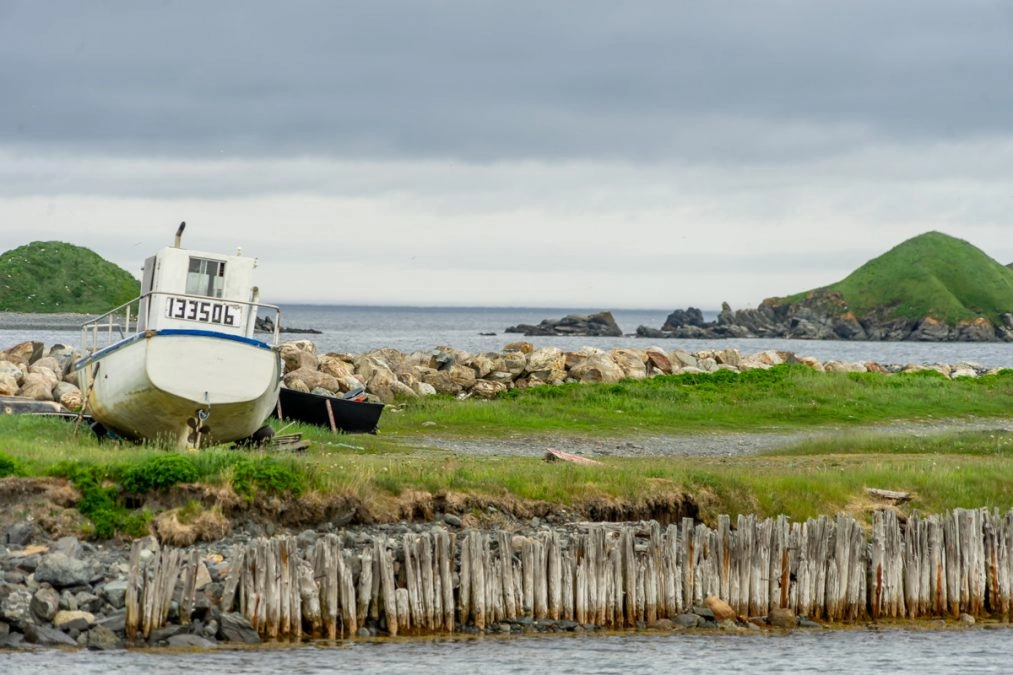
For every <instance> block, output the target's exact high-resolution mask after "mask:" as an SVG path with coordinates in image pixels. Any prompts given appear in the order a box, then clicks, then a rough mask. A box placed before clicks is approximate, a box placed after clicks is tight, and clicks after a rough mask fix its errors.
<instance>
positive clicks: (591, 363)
mask: <svg viewBox="0 0 1013 675" xmlns="http://www.w3.org/2000/svg"><path fill="white" fill-rule="evenodd" d="M279 353H280V355H281V358H282V360H283V361H284V384H285V386H286V387H289V388H291V389H295V390H298V391H315V392H317V393H327V394H338V395H340V394H343V393H346V392H349V391H353V390H357V389H360V388H362V389H365V391H366V392H367V393H368V394H369V396H370V397H371V398H372V399H373V400H377V401H380V402H383V403H393V402H395V401H397V400H399V399H405V398H415V397H419V396H427V395H432V394H450V395H453V396H462V397H471V396H474V397H478V398H494V397H496V396H497V395H499V394H500V393H502V392H504V391H507V390H509V389H514V388H526V387H536V386H544V385H558V384H564V383H568V382H580V383H594V382H603V383H615V382H619V381H620V380H623V379H627V378H629V379H644V378H649V377H655V376H658V375H670V374H682V373H693V374H706V373H714V372H718V371H733V372H742V371H746V370H751V369H757V368H764V369H765V368H772V367H774V366H777V365H780V364H785V363H789V364H801V365H803V366H806V367H809V368H812V369H814V370H816V371H820V372H878V373H901V372H914V371H921V370H932V371H936V372H938V373H940V374H942V375H944V376H946V377H949V378H958V377H978V376H980V375H984V374H987V373H990V372H995V371H996V370H997V369H990V368H985V367H983V366H981V365H980V364H977V363H973V362H962V363H955V364H941V363H937V364H916V363H909V364H883V363H878V362H875V361H856V362H844V361H837V360H828V361H820V360H818V359H815V358H813V357H808V356H799V355H797V354H795V353H794V352H788V351H773V350H766V351H760V352H756V353H752V354H743V353H742V352H740V351H739V350H737V349H710V350H703V351H699V352H694V353H690V352H688V351H685V350H682V349H675V350H665V349H663V348H661V347H659V346H650V347H647V348H644V349H635V348H616V349H608V350H606V349H599V348H597V347H583V348H581V349H578V350H576V351H564V350H562V349H559V348H558V347H539V348H536V347H534V345H532V344H531V343H530V342H526V341H520V342H513V343H510V344H508V345H506V346H505V347H504V348H503V350H502V351H500V352H481V353H469V352H465V351H462V350H459V349H455V348H453V347H447V346H439V347H435V348H433V349H430V350H424V351H415V352H410V353H406V352H401V351H399V350H396V349H390V348H385V349H376V350H373V351H369V352H365V353H363V354H347V353H336V352H328V353H326V354H319V353H318V352H317V349H316V346H315V345H314V343H313V342H312V341H310V340H295V341H292V342H286V343H284V344H282V345H281V346H280V347H279ZM80 356H81V355H80V353H79V352H76V351H75V350H74V349H72V348H70V347H67V346H64V345H53V346H51V347H49V348H48V349H47V348H46V347H45V345H43V344H42V343H40V342H24V343H21V344H18V345H14V346H12V347H9V348H7V349H5V350H3V351H0V396H15V395H16V396H21V397H25V398H29V399H33V400H38V401H57V402H59V403H61V404H63V405H64V406H65V407H66V408H68V409H69V410H77V409H78V408H79V407H80V406H81V404H82V396H81V392H80V390H79V389H78V388H77V386H76V385H77V383H76V379H75V375H74V373H73V372H72V371H71V370H70V367H71V364H72V363H73V361H74V360H75V359H77V358H79V357H80Z"/></svg>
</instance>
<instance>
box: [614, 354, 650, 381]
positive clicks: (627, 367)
mask: <svg viewBox="0 0 1013 675" xmlns="http://www.w3.org/2000/svg"><path fill="white" fill-rule="evenodd" d="M610 354H611V356H612V360H613V361H615V362H616V365H617V366H619V367H620V368H622V370H623V373H625V375H626V377H628V378H630V379H632V380H643V379H645V378H646V377H647V364H646V358H645V357H644V354H643V352H641V351H640V350H638V349H622V348H619V349H613V350H612V351H611V352H610Z"/></svg>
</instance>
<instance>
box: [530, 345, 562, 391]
mask: <svg viewBox="0 0 1013 675" xmlns="http://www.w3.org/2000/svg"><path fill="white" fill-rule="evenodd" d="M526 372H527V376H528V379H529V381H530V380H535V381H537V382H541V383H545V384H559V383H561V382H563V381H564V380H565V379H566V357H565V356H564V355H563V351H562V350H561V349H559V348H558V347H541V348H539V349H536V350H535V351H533V352H531V353H530V354H528V365H527V368H526Z"/></svg>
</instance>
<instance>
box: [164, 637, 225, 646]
mask: <svg viewBox="0 0 1013 675" xmlns="http://www.w3.org/2000/svg"><path fill="white" fill-rule="evenodd" d="M167 642H168V643H169V646H170V647H196V648H198V649H212V648H214V647H217V646H218V643H216V642H212V641H211V640H208V639H207V638H202V637H201V636H199V635H191V634H189V633H184V634H182V635H173V636H172V637H171V638H169V639H168V640H167Z"/></svg>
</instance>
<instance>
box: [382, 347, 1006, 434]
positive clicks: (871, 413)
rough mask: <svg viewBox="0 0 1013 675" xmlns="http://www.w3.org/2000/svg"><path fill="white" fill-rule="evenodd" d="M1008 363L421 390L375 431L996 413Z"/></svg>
mask: <svg viewBox="0 0 1013 675" xmlns="http://www.w3.org/2000/svg"><path fill="white" fill-rule="evenodd" d="M1011 402H1013V370H1003V371H1000V372H999V373H997V374H994V375H988V376H984V377H981V378H963V379H958V380H949V379H947V378H945V377H943V376H942V375H939V374H938V373H935V372H932V371H924V372H920V373H911V374H897V375H884V374H879V373H818V372H816V371H814V370H812V369H810V368H807V367H805V366H797V365H783V366H778V367H775V368H772V369H770V370H750V371H746V372H744V373H741V374H736V373H733V372H730V371H718V372H717V373H714V374H710V375H671V376H659V377H654V378H651V379H647V380H639V381H638V380H626V381H623V382H620V383H618V384H607V385H587V384H567V385H562V386H559V387H535V388H532V389H515V390H512V391H510V392H508V394H507V395H506V396H503V397H501V398H499V399H495V400H492V401H484V400H471V399H469V400H465V401H457V400H454V399H453V398H451V397H428V398H423V399H417V400H414V401H410V402H408V403H406V404H405V407H404V410H403V412H401V413H399V414H396V415H394V414H390V413H385V416H384V421H383V428H384V431H385V432H393V433H397V434H399V435H401V436H414V435H422V436H426V435H433V434H438V435H442V436H449V437H461V436H464V437H468V436H487V437H490V438H497V437H504V436H509V435H516V434H526V435H538V434H546V435H548V434H552V433H560V432H565V433H569V434H573V435H585V436H624V437H636V436H638V435H650V434H665V433H693V432H704V431H751V430H752V431H757V430H790V429H803V428H810V427H813V426H826V425H831V424H833V425H854V426H856V427H857V426H861V425H868V424H874V423H876V422H881V421H884V420H889V419H919V418H931V417H958V416H980V417H995V416H1004V415H1006V414H1008V412H1009V410H1010V404H1011Z"/></svg>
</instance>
